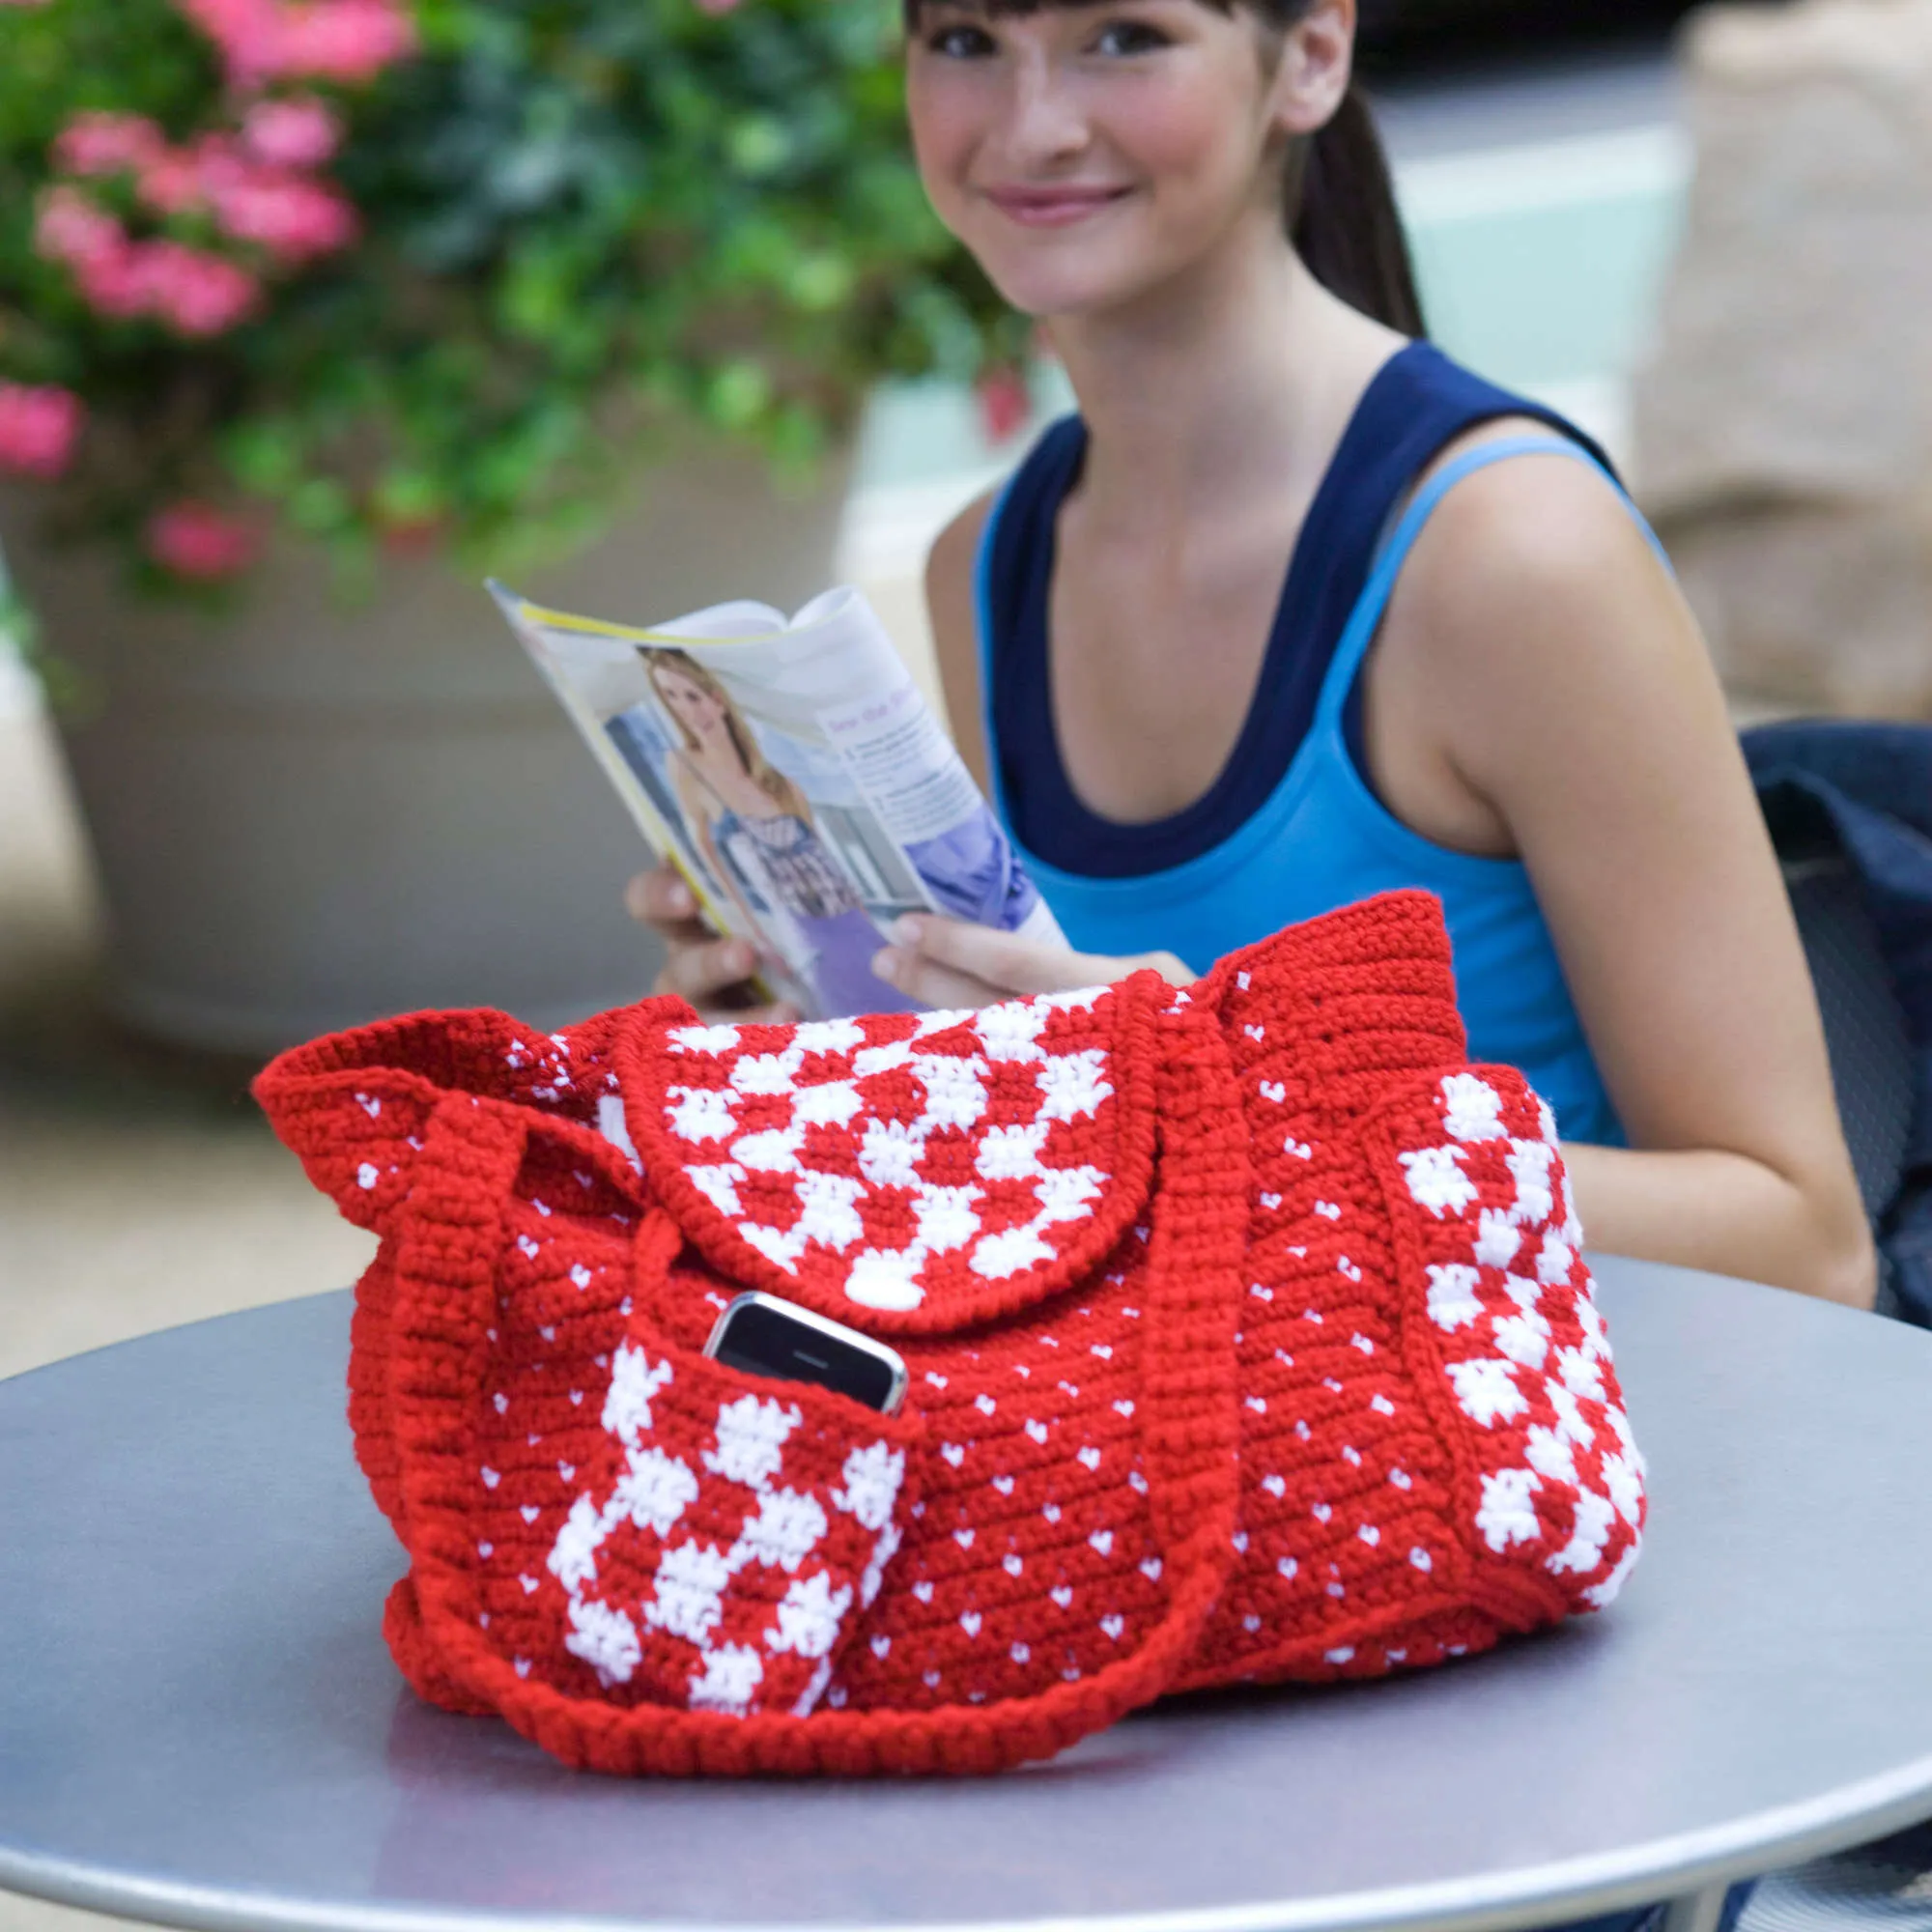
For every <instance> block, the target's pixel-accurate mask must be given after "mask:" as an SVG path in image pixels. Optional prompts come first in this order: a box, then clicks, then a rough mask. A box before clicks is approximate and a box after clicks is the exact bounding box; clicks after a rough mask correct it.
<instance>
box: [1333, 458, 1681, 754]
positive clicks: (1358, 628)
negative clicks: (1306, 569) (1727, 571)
mask: <svg viewBox="0 0 1932 1932" xmlns="http://www.w3.org/2000/svg"><path fill="white" fill-rule="evenodd" d="M1518 456H1568V457H1571V458H1574V459H1575V460H1576V461H1577V462H1578V463H1583V464H1587V465H1588V466H1589V467H1590V468H1591V469H1594V470H1596V471H1597V472H1598V474H1599V475H1601V476H1602V477H1603V478H1604V479H1605V482H1607V483H1608V484H1609V486H1610V488H1611V489H1612V490H1614V491H1615V492H1616V494H1617V496H1618V497H1619V499H1620V500H1621V501H1622V502H1623V504H1624V506H1625V507H1626V508H1627V509H1628V510H1629V511H1630V514H1631V515H1632V517H1633V518H1634V519H1635V521H1636V524H1637V526H1638V528H1640V529H1641V530H1642V531H1643V533H1644V536H1645V538H1646V539H1647V540H1648V542H1649V544H1650V547H1651V549H1652V550H1653V551H1654V552H1655V553H1656V554H1657V555H1658V557H1659V558H1660V559H1661V560H1662V564H1663V567H1664V569H1665V570H1670V569H1671V563H1670V558H1669V556H1668V555H1667V554H1665V552H1664V549H1663V546H1662V543H1660V542H1659V541H1658V537H1657V532H1656V531H1655V530H1653V529H1652V528H1651V527H1650V525H1649V524H1648V523H1647V522H1646V521H1645V520H1644V517H1643V514H1642V512H1641V511H1639V510H1638V509H1637V507H1636V505H1635V504H1634V502H1632V501H1631V498H1630V494H1629V492H1628V491H1626V490H1625V488H1624V486H1623V484H1622V483H1621V482H1620V481H1619V480H1618V478H1617V475H1616V472H1615V471H1614V470H1612V469H1610V468H1609V467H1608V466H1607V465H1606V464H1605V462H1603V460H1602V459H1601V458H1599V457H1598V456H1597V455H1596V454H1595V452H1594V451H1592V450H1591V449H1589V448H1588V447H1586V446H1585V445H1584V444H1582V443H1580V442H1577V441H1576V440H1573V439H1571V438H1569V437H1562V436H1511V437H1504V438H1503V439H1501V440H1499V441H1496V442H1486V443H1481V444H1479V445H1478V446H1477V447H1476V448H1474V449H1466V450H1464V451H1463V454H1462V455H1460V456H1457V457H1453V458H1451V459H1450V461H1449V462H1447V463H1445V464H1444V465H1443V466H1442V467H1441V469H1438V470H1436V471H1435V474H1434V475H1433V476H1431V477H1430V478H1429V480H1428V481H1427V482H1426V483H1424V484H1423V485H1422V486H1421V488H1419V489H1418V490H1417V491H1416V492H1415V494H1414V495H1413V496H1412V497H1410V498H1409V500H1408V504H1407V507H1406V509H1405V510H1404V511H1403V513H1402V515H1401V516H1400V517H1399V518H1398V519H1397V520H1396V523H1395V526H1394V528H1393V529H1392V530H1390V532H1389V533H1388V535H1387V536H1386V537H1385V538H1384V539H1383V540H1382V543H1381V545H1380V547H1379V548H1378V550H1377V552H1376V560H1375V564H1374V566H1373V568H1372V569H1371V570H1370V572H1369V581H1368V582H1366V583H1365V584H1364V585H1363V586H1362V594H1361V596H1360V597H1359V598H1357V599H1356V600H1355V608H1354V609H1353V611H1350V613H1349V622H1348V625H1347V627H1346V628H1345V629H1344V631H1343V633H1342V639H1341V642H1340V643H1338V644H1337V645H1336V647H1335V655H1334V657H1333V659H1331V660H1330V662H1329V666H1328V675H1327V677H1326V678H1325V679H1324V680H1323V681H1322V686H1321V698H1320V700H1319V701H1318V703H1317V706H1316V713H1315V725H1316V728H1317V729H1318V730H1321V731H1323V732H1329V731H1334V730H1338V729H1339V728H1340V727H1341V725H1342V719H1343V715H1344V713H1345V712H1346V710H1347V709H1348V704H1349V694H1350V692H1351V691H1352V690H1353V689H1354V686H1355V679H1356V677H1357V676H1358V674H1359V673H1360V671H1361V668H1362V660H1363V659H1364V658H1366V657H1367V656H1368V653H1369V646H1370V645H1371V644H1373V643H1374V642H1375V640H1376V636H1377V633H1378V632H1379V631H1380V629H1381V624H1382V618H1383V617H1384V616H1385V615H1386V614H1387V613H1388V604H1389V599H1390V598H1391V597H1392V596H1393V595H1394V594H1395V585H1396V580H1397V579H1398V578H1399V577H1400V576H1401V575H1402V567H1403V565H1404V564H1405V563H1406V562H1407V561H1408V554H1409V552H1410V551H1412V550H1413V549H1414V548H1415V540H1416V539H1417V538H1418V537H1419V536H1420V535H1421V534H1422V531H1423V528H1424V526H1426V525H1427V524H1428V522H1429V520H1430V518H1431V517H1432V516H1434V515H1435V511H1436V510H1437V508H1439V507H1440V505H1441V502H1442V499H1443V498H1444V497H1446V496H1448V494H1449V493H1450V491H1452V490H1453V489H1454V488H1455V487H1456V486H1457V484H1459V483H1460V482H1462V481H1463V478H1464V477H1467V476H1473V475H1474V474H1475V473H1476V471H1477V470H1479V469H1492V468H1493V466H1494V465H1496V464H1498V463H1507V462H1509V461H1510V460H1511V459H1512V458H1513V457H1518ZM1672 574H1673V575H1674V574H1675V573H1674V572H1673V573H1672Z"/></svg>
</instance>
